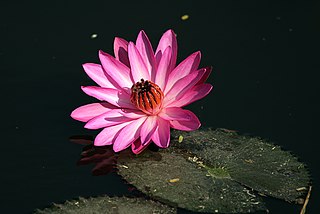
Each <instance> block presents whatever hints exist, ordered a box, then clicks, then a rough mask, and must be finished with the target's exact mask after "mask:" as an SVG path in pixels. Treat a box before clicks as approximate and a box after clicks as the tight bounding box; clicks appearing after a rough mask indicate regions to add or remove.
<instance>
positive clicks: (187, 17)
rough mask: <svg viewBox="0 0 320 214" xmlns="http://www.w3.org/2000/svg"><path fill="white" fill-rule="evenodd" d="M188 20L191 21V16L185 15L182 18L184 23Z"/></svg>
mask: <svg viewBox="0 0 320 214" xmlns="http://www.w3.org/2000/svg"><path fill="white" fill-rule="evenodd" d="M187 19H189V15H188V14H185V15H183V16H181V20H182V21H185V20H187Z"/></svg>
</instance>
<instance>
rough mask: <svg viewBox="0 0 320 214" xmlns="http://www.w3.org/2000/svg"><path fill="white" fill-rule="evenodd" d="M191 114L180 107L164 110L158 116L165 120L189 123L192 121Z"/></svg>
mask: <svg viewBox="0 0 320 214" xmlns="http://www.w3.org/2000/svg"><path fill="white" fill-rule="evenodd" d="M189 112H190V111H189V110H184V109H182V108H179V107H171V108H164V109H162V111H161V112H160V113H159V114H158V115H159V117H161V118H162V119H165V120H179V121H189V120H191V117H190V113H189Z"/></svg>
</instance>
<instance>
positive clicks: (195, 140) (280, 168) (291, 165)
mask: <svg viewBox="0 0 320 214" xmlns="http://www.w3.org/2000/svg"><path fill="white" fill-rule="evenodd" d="M179 136H183V138H184V141H183V143H175V144H173V145H174V146H173V147H175V148H177V149H181V150H186V151H189V152H191V153H192V154H194V155H195V156H196V157H201V160H203V161H204V162H205V164H206V165H207V166H210V167H213V168H224V169H225V171H226V172H228V174H229V175H230V177H231V178H232V179H233V180H235V181H237V182H239V183H241V184H243V185H245V186H247V187H249V188H251V189H254V190H255V191H258V192H259V193H261V194H264V195H268V196H272V197H275V198H279V199H283V200H286V201H288V202H298V201H301V198H304V197H305V194H306V191H307V189H308V186H309V184H310V175H309V172H308V170H307V168H306V166H305V164H304V163H301V162H299V161H298V158H297V157H296V156H294V155H293V154H292V153H290V152H288V151H283V150H281V148H280V146H277V145H274V144H272V143H269V142H266V141H265V140H262V139H260V138H257V137H248V136H241V135H238V134H237V133H236V132H234V131H230V130H226V129H220V130H200V131H195V132H189V133H186V132H174V133H173V136H172V137H173V139H178V138H179Z"/></svg>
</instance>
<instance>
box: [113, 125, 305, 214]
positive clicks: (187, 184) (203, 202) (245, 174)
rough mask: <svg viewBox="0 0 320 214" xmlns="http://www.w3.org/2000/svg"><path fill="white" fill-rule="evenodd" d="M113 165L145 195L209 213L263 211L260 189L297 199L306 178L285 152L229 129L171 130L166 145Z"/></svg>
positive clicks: (302, 165)
mask: <svg viewBox="0 0 320 214" xmlns="http://www.w3.org/2000/svg"><path fill="white" fill-rule="evenodd" d="M181 136H182V137H181ZM181 139H183V140H181ZM118 168H119V170H118V173H119V174H120V175H121V176H122V177H123V178H124V179H125V180H127V181H128V182H129V183H130V184H132V185H134V186H135V187H136V188H137V189H139V190H140V191H142V192H143V193H145V194H147V195H148V196H150V197H152V198H154V199H157V200H159V201H161V202H164V203H167V204H169V205H171V206H176V207H180V208H185V209H188V210H191V211H197V212H208V213H217V212H219V213H220V212H221V213H239V212H244V213H248V212H254V211H257V210H266V207H265V205H264V203H263V201H262V198H261V197H260V196H259V194H262V195H269V196H273V197H276V198H279V199H283V200H286V201H289V202H296V201H297V200H300V201H301V199H299V198H303V197H304V196H305V193H306V192H305V188H304V187H307V186H308V184H309V182H310V179H309V174H308V171H307V170H306V167H305V165H304V164H303V163H301V162H299V161H298V159H297V158H296V157H295V156H293V155H292V154H291V153H290V152H287V151H283V150H281V149H280V147H279V146H276V145H273V144H271V143H267V142H265V141H263V140H261V139H259V138H253V137H247V136H240V135H238V134H237V133H235V132H234V131H229V130H200V131H195V132H188V133H186V132H178V131H176V132H173V133H172V135H171V147H170V148H169V149H165V150H159V151H158V152H152V151H146V152H144V153H143V154H140V155H139V156H134V157H132V158H128V157H126V158H119V159H118ZM251 190H253V191H251ZM299 190H300V191H299ZM257 193H259V194H257Z"/></svg>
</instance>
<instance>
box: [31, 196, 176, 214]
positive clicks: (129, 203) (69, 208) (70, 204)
mask: <svg viewBox="0 0 320 214" xmlns="http://www.w3.org/2000/svg"><path fill="white" fill-rule="evenodd" d="M100 213H106V214H108V213H110V214H114V213H117V214H127V213H132V214H141V213H159V214H174V213H177V211H176V209H175V208H172V207H169V206H166V205H163V204H161V203H159V202H155V201H152V200H146V199H144V198H128V197H108V196H101V197H96V198H89V199H85V198H79V199H78V200H72V201H66V202H65V203H64V204H54V205H53V206H52V207H50V208H46V209H43V210H36V211H35V214H100Z"/></svg>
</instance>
